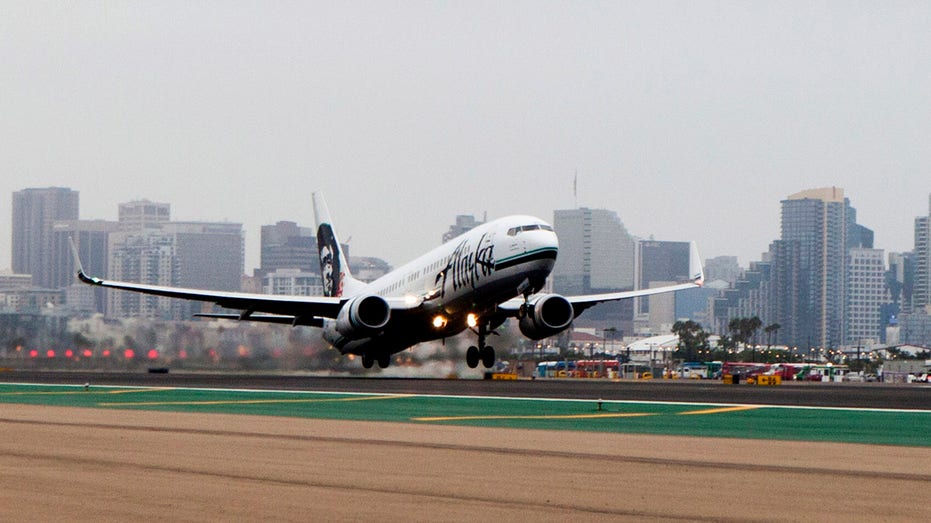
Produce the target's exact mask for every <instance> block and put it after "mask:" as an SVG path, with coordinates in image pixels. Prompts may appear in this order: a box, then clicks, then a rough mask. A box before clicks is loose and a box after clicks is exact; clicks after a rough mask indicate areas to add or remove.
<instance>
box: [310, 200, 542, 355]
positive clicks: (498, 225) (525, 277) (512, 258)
mask: <svg viewBox="0 0 931 523" xmlns="http://www.w3.org/2000/svg"><path fill="white" fill-rule="evenodd" d="M558 248H559V242H558V240H557V238H556V234H555V232H553V228H552V226H550V225H549V224H548V223H546V222H545V221H543V220H540V219H539V218H534V217H531V216H508V217H505V218H500V219H498V220H494V221H492V222H489V223H486V224H483V225H480V226H478V227H476V228H474V229H472V230H470V231H468V232H466V233H464V234H462V235H460V236H458V237H456V238H454V239H452V240H450V241H449V242H447V243H445V244H443V245H441V246H439V247H437V248H436V249H433V250H432V251H430V252H428V253H427V254H424V255H423V256H421V257H419V258H417V259H415V260H413V261H411V262H409V263H407V264H405V265H403V266H401V267H399V268H397V269H395V270H393V271H391V272H390V273H388V274H386V275H385V276H382V277H381V278H378V279H377V280H375V281H373V282H372V283H370V284H368V285H366V286H364V287H363V288H361V289H360V290H359V292H357V293H354V294H357V295H377V296H381V297H383V298H386V299H392V298H393V299H404V300H405V301H407V302H408V303H411V304H416V307H412V308H411V310H410V311H408V313H407V314H405V315H403V316H404V318H403V319H400V318H399V319H397V320H400V321H396V319H395V318H393V321H392V328H391V329H390V330H389V331H386V332H385V333H383V334H382V335H381V336H379V337H378V338H369V339H365V340H352V341H350V340H346V339H344V338H343V337H342V336H340V335H339V334H338V333H336V332H335V330H334V328H333V326H332V325H330V322H328V325H326V326H325V332H324V336H325V338H326V339H327V340H328V341H329V342H330V343H332V344H333V345H334V346H336V347H337V348H339V349H340V350H341V351H342V352H344V353H347V352H353V353H356V352H359V353H361V352H362V350H363V349H364V348H366V346H368V345H369V344H370V343H379V344H380V345H382V346H383V348H384V346H385V345H388V346H390V347H389V350H392V351H398V350H403V349H404V348H406V347H408V346H410V345H413V344H414V343H418V342H421V341H427V340H431V339H439V338H444V337H448V336H453V335H455V334H458V333H459V332H462V331H463V330H464V329H466V328H467V327H468V325H467V317H468V315H469V314H475V315H477V316H479V317H481V316H483V315H486V314H489V313H491V312H493V311H494V310H495V308H496V307H497V305H498V304H500V303H502V302H504V301H507V300H509V299H511V298H514V297H516V296H519V295H520V294H521V293H527V294H529V293H532V292H536V291H538V290H540V289H541V288H542V286H543V284H544V282H545V280H546V277H547V276H548V275H549V273H550V271H552V269H553V265H554V264H555V262H556V255H557V252H558ZM350 297H351V296H350ZM438 315H441V316H442V317H443V319H444V323H443V325H442V326H437V325H435V324H434V320H435V318H436V317H437V316H438Z"/></svg>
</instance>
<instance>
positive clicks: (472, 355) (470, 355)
mask: <svg viewBox="0 0 931 523" xmlns="http://www.w3.org/2000/svg"><path fill="white" fill-rule="evenodd" d="M479 359H480V358H479V353H478V347H476V346H475V345H473V346H471V347H469V350H467V351H466V364H467V365H468V366H469V368H470V369H474V368H475V367H478V360H479Z"/></svg>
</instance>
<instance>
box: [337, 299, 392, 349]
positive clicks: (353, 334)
mask: <svg viewBox="0 0 931 523" xmlns="http://www.w3.org/2000/svg"><path fill="white" fill-rule="evenodd" d="M389 318H391V307H390V306H389V305H388V302H386V301H385V300H384V298H382V297H381V296H375V295H370V296H356V297H355V298H352V299H351V300H349V301H348V302H346V304H345V305H343V308H342V309H340V311H339V314H338V315H337V316H336V330H337V332H339V333H340V334H342V335H343V336H345V337H347V338H350V339H360V338H366V337H369V336H371V335H373V334H375V333H377V332H378V331H380V330H381V329H383V328H384V327H385V325H387V324H388V319H389Z"/></svg>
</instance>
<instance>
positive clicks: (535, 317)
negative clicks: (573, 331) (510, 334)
mask: <svg viewBox="0 0 931 523" xmlns="http://www.w3.org/2000/svg"><path fill="white" fill-rule="evenodd" d="M524 312H525V313H524V315H523V316H522V317H521V319H520V332H521V333H522V334H523V335H524V336H526V337H528V338H530V339H532V340H541V339H543V338H546V337H547V336H552V335H554V334H556V333H558V332H560V331H562V330H564V329H565V328H566V327H568V326H569V324H570V323H572V320H573V318H575V312H574V311H573V310H572V303H570V302H569V300H567V299H566V298H565V297H564V296H560V295H558V294H543V295H541V296H537V297H535V298H532V299H531V300H530V301H529V302H528V304H527V309H526V310H525V311H524Z"/></svg>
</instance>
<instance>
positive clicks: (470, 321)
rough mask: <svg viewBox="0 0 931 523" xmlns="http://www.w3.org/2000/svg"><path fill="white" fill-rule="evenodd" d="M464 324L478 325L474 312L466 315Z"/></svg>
mask: <svg viewBox="0 0 931 523" xmlns="http://www.w3.org/2000/svg"><path fill="white" fill-rule="evenodd" d="M466 325H468V326H469V327H475V326H476V325H478V317H477V316H475V314H473V313H471V312H470V313H469V315H468V316H466Z"/></svg>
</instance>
